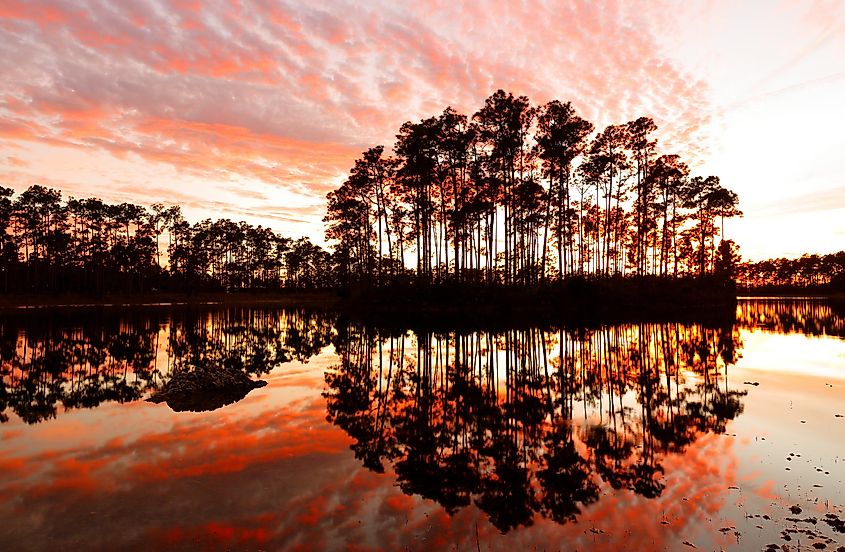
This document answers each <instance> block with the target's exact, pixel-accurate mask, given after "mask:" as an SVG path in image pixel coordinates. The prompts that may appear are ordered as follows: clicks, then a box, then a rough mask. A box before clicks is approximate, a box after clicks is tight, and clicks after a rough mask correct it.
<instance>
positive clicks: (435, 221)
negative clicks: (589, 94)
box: [325, 90, 741, 286]
mask: <svg viewBox="0 0 845 552" xmlns="http://www.w3.org/2000/svg"><path fill="white" fill-rule="evenodd" d="M656 128H657V127H656V125H655V124H654V122H653V121H652V120H651V119H649V118H647V117H640V118H638V119H636V120H633V121H630V122H628V123H624V124H618V125H610V126H608V127H606V128H605V129H603V130H602V131H600V132H595V131H594V127H593V125H592V124H591V123H590V122H589V121H587V120H585V119H583V118H582V117H581V116H579V115H578V114H577V113H576V111H575V109H574V108H573V106H572V104H571V103H569V102H567V103H562V102H560V101H557V100H555V101H551V102H549V103H546V104H545V105H542V106H532V105H531V104H530V102H529V100H528V98H526V97H525V96H519V97H515V96H514V95H513V94H510V93H506V92H504V91H502V90H499V91H497V92H496V93H494V94H493V95H492V96H490V97H489V98H487V100H486V101H485V103H484V105H483V106H482V107H481V109H479V110H478V111H477V112H476V113H475V114H473V115H472V116H471V117H468V116H466V115H464V114H461V113H458V112H457V111H455V110H454V109H452V108H446V110H445V111H443V113H442V114H440V115H438V116H435V117H430V118H428V119H424V120H422V121H419V122H417V123H414V122H407V123H405V124H404V125H402V127H401V128H400V129H399V132H398V134H397V141H396V144H395V145H394V147H393V153H392V154H390V155H389V154H388V153H387V152H386V150H385V148H384V147H383V146H376V147H373V148H370V149H368V150H367V151H365V152H364V153H363V155H362V156H361V158H359V159H358V160H356V161H355V164H354V166H353V167H352V169H351V170H350V173H349V177H348V178H347V180H346V181H345V182H344V183H343V184H342V185H341V186H340V187H339V188H338V189H337V190H335V191H332V192H331V193H329V194H328V213H327V216H326V219H325V221H326V223H327V230H326V237H327V239H328V240H329V241H331V242H332V243H335V244H336V246H335V254H334V255H335V258H334V263H335V268H336V270H337V278H338V281H339V282H340V283H342V284H346V285H348V284H354V283H360V282H365V283H367V284H368V285H375V286H381V285H386V284H391V283H395V282H397V281H404V280H407V279H409V278H410V279H412V280H414V281H417V282H420V281H422V282H426V283H443V282H472V283H486V284H501V285H506V286H508V285H510V286H532V285H536V284H542V283H545V282H548V281H558V280H563V279H566V278H568V277H573V276H575V277H611V276H634V277H643V276H647V275H651V276H659V277H664V278H680V277H688V276H697V277H702V276H705V275H708V274H713V273H716V272H722V273H724V274H725V275H727V276H730V275H731V274H730V272H731V270H730V268H731V267H732V266H734V264H735V263H736V260H737V258H738V253H737V248H736V245H735V244H733V242H731V241H730V240H727V239H724V220H725V219H726V218H730V217H734V216H738V215H741V212H740V211H739V209H738V198H737V195H736V194H735V193H734V192H732V191H730V190H728V189H726V188H724V187H723V186H722V185H721V184H720V182H719V178H718V177H715V176H707V177H702V176H691V174H690V169H689V167H688V166H687V164H686V163H685V162H684V161H683V159H681V157H680V156H678V155H675V154H659V153H658V148H657V141H656V140H655V139H654V138H653V134H654V132H655V130H656Z"/></svg>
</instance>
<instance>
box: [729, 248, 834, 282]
mask: <svg viewBox="0 0 845 552" xmlns="http://www.w3.org/2000/svg"><path fill="white" fill-rule="evenodd" d="M736 278H737V282H738V283H739V284H740V285H741V286H744V287H747V288H764V287H783V288H794V287H799V288H810V287H834V288H837V289H842V290H845V251H840V252H839V253H829V254H827V255H810V254H804V255H802V256H801V257H799V258H797V259H787V258H780V259H766V260H764V261H757V262H746V263H741V264H739V265H738V267H737V274H736Z"/></svg>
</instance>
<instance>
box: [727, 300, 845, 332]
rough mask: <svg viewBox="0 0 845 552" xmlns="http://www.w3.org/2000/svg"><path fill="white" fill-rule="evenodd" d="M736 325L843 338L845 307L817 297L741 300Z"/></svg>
mask: <svg viewBox="0 0 845 552" xmlns="http://www.w3.org/2000/svg"><path fill="white" fill-rule="evenodd" d="M737 322H738V323H739V324H740V325H742V326H745V327H749V328H762V329H766V330H775V331H778V332H781V333H803V334H807V335H815V336H822V335H829V336H835V337H845V304H844V303H843V302H842V301H841V300H839V301H828V300H823V299H818V298H816V299H757V300H752V301H741V302H739V304H738V305H737Z"/></svg>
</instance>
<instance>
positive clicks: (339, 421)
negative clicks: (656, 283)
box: [324, 323, 746, 532]
mask: <svg viewBox="0 0 845 552" xmlns="http://www.w3.org/2000/svg"><path fill="white" fill-rule="evenodd" d="M739 347H740V342H739V337H738V333H737V330H736V329H735V327H734V326H732V325H728V326H726V327H717V328H709V327H705V326H703V325H680V324H639V325H625V326H614V327H603V328H597V329H592V330H572V331H570V330H563V329H559V330H540V329H524V330H510V331H505V332H501V333H486V332H463V333H462V332H449V331H446V332H440V333H437V332H419V333H410V332H409V333H399V334H398V335H397V334H390V333H385V332H379V331H377V330H375V329H373V328H371V327H367V326H365V325H360V324H354V323H348V324H345V325H343V326H342V327H340V328H338V335H337V338H336V343H335V349H336V351H337V353H338V355H339V358H340V362H339V364H338V365H337V366H336V367H335V368H334V369H333V370H331V371H329V372H328V373H327V374H326V384H327V390H326V392H325V393H324V395H325V397H326V402H327V409H328V419H329V420H330V421H331V422H333V423H334V424H336V425H338V426H339V427H341V428H343V429H344V431H346V432H347V433H348V434H349V435H350V436H351V437H352V438H353V439H354V440H355V442H354V444H353V445H352V448H353V450H354V451H355V455H356V457H358V458H359V459H360V460H361V461H362V463H363V464H364V465H365V466H366V467H368V468H369V469H371V470H374V471H376V472H382V471H383V470H384V469H385V463H390V464H391V465H392V467H393V470H394V471H395V473H396V477H397V478H398V481H399V485H400V487H401V488H402V490H403V491H404V492H405V493H407V494H416V495H420V496H423V497H425V498H429V499H432V500H434V501H436V502H438V503H439V504H441V505H442V506H443V507H444V508H445V509H446V510H447V512H449V513H454V512H456V511H457V510H459V509H461V508H463V507H465V506H468V505H469V504H475V505H476V506H477V507H478V508H480V509H481V510H483V511H484V512H486V514H487V515H488V516H489V518H490V520H491V522H492V523H493V525H495V526H496V527H497V528H498V529H499V530H500V531H502V532H507V531H509V530H511V529H513V528H515V527H518V526H524V525H531V524H532V522H533V520H534V517H535V516H536V515H540V516H543V517H545V518H549V519H553V520H554V521H557V522H560V523H565V522H570V521H574V520H576V518H577V516H578V515H579V513H580V512H581V508H582V507H583V506H585V505H588V504H591V503H593V502H596V501H597V500H599V498H600V496H601V485H602V483H604V484H606V485H609V486H610V487H612V488H613V489H617V490H618V489H627V490H629V491H632V492H634V493H636V494H638V495H641V496H644V497H647V498H655V497H657V496H659V495H660V494H661V493H662V492H663V489H664V482H663V480H664V473H663V472H664V468H663V459H664V458H665V457H666V455H669V454H678V453H682V452H683V451H684V450H685V449H686V448H687V447H688V446H690V445H691V444H692V443H693V442H695V441H696V440H697V439H698V438H699V437H700V436H702V435H703V434H706V433H722V432H724V431H725V425H726V423H727V422H728V421H729V420H732V419H734V418H735V417H736V416H738V415H739V414H740V413H741V412H742V410H743V404H742V398H743V397H744V396H745V395H746V391H739V390H736V389H734V388H733V387H732V386H731V384H730V382H729V381H728V368H729V367H730V366H731V365H732V364H733V363H734V362H735V361H736V358H737V356H738V349H739Z"/></svg>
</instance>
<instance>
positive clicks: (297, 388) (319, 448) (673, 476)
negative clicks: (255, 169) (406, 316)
mask: <svg viewBox="0 0 845 552" xmlns="http://www.w3.org/2000/svg"><path fill="white" fill-rule="evenodd" d="M843 337H845V312H843V310H842V309H841V308H837V307H833V306H831V305H828V304H826V303H824V302H819V301H792V302H784V301H754V302H751V301H743V302H740V305H739V308H738V312H737V318H736V322H735V323H731V322H728V323H725V324H721V325H718V324H717V325H706V324H702V325H696V324H634V325H622V326H610V327H600V328H591V329H578V328H531V327H521V328H518V329H512V330H509V331H505V332H500V333H486V332H471V331H469V332H468V331H465V330H461V331H455V330H449V329H443V330H442V331H437V332H429V331H418V332H413V331H397V330H386V329H381V330H379V329H377V328H373V327H367V326H365V325H362V324H359V323H351V322H349V321H346V320H343V319H340V318H338V317H336V316H331V315H325V314H316V313H306V312H304V311H296V310H277V309H268V308H265V307H262V308H244V307H236V308H211V307H210V308H208V309H196V308H195V309H186V308H183V307H172V308H169V309H168V308H158V309H146V310H144V309H140V310H131V311H127V310H116V309H101V310H96V309H89V310H62V311H52V310H39V311H37V312H33V313H25V314H5V315H3V316H2V317H0V358H2V372H0V373H1V374H2V386H0V421H2V423H0V519H2V523H0V550H89V549H90V550H171V549H175V550H192V549H200V550H218V549H219V550H336V549H354V550H377V549H386V550H396V549H411V550H439V549H458V550H476V551H477V550H502V549H504V550H521V549H540V550H558V549H560V550H690V549H692V548H691V547H692V546H695V547H696V548H697V549H703V550H720V549H723V550H729V549H734V550H761V549H766V547H767V546H769V545H777V547H778V549H782V550H815V549H827V550H837V549H839V547H841V546H843V545H845V533H843V531H845V526H843V525H842V521H841V520H843V519H845V514H843V508H845V486H843V480H845V441H843V439H842V437H843V435H845V417H843V415H845V339H843ZM197 366H200V367H202V366H229V367H234V368H237V369H239V370H243V371H244V372H245V373H247V374H249V375H250V376H251V377H252V378H253V379H261V380H264V381H266V382H267V385H266V386H264V387H262V388H258V389H254V390H252V391H250V392H249V393H248V394H246V396H245V397H243V398H241V395H243V394H241V395H238V396H233V397H225V398H224V399H222V400H221V399H220V397H217V398H215V399H214V400H209V401H208V403H207V404H204V403H202V402H200V403H196V404H194V405H193V408H194V409H195V410H201V411H199V412H194V411H175V410H174V408H175V409H176V410H181V409H182V408H183V405H182V406H180V405H179V404H170V405H169V404H168V403H165V402H162V403H160V404H154V403H152V402H148V401H146V400H145V399H146V398H149V397H150V396H151V394H153V393H154V392H155V390H156V389H160V388H162V386H164V385H165V384H167V382H168V381H170V380H171V378H174V377H176V378H179V377H180V374H185V373H187V372H190V371H191V370H195V369H196V367H197ZM238 399H240V400H238ZM226 402H228V403H230V404H227V405H225V406H222V407H220V405H221V404H223V403H226ZM215 407H219V408H215ZM211 408H214V409H212V410H204V409H211ZM782 545H786V546H787V548H780V547H781V546H782ZM840 550H845V548H841V549H840Z"/></svg>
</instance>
